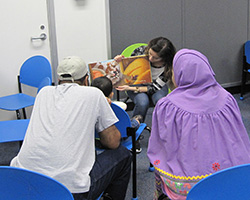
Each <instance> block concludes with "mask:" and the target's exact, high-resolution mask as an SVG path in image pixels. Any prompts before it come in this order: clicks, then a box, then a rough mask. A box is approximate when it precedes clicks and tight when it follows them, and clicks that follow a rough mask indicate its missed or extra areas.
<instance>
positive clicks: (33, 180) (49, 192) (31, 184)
mask: <svg viewBox="0 0 250 200" xmlns="http://www.w3.org/2000/svg"><path fill="white" fill-rule="evenodd" d="M0 177H1V178H0V200H6V199H8V200H25V199H30V200H41V199H43V200H50V199H51V200H52V199H53V200H55V199H63V200H74V198H73V196H72V194H71V193H70V191H69V190H68V189H67V188H66V187H65V186H64V185H62V184H61V183H59V182H58V181H56V180H55V179H52V178H50V177H48V176H45V175H43V174H40V173H37V172H33V171H30V170H27V169H21V168H16V167H9V166H0Z"/></svg>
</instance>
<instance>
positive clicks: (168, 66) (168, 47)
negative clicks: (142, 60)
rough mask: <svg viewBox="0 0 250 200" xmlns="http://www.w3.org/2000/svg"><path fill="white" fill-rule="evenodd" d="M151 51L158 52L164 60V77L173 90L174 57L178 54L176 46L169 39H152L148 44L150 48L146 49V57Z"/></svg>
mask: <svg viewBox="0 0 250 200" xmlns="http://www.w3.org/2000/svg"><path fill="white" fill-rule="evenodd" d="M149 49H152V50H153V51H154V52H156V53H157V54H158V56H159V57H160V58H161V59H162V61H163V62H164V63H165V64H164V65H165V70H164V76H165V79H166V80H167V81H168V84H169V86H170V88H171V87H172V86H173V83H172V65H173V59H174V55H175V53H176V49H175V46H174V45H173V44H172V42H171V41H170V40H168V39H167V38H164V37H157V38H154V39H152V40H151V41H150V42H149V43H148V46H147V47H146V49H145V54H146V55H148V51H149Z"/></svg>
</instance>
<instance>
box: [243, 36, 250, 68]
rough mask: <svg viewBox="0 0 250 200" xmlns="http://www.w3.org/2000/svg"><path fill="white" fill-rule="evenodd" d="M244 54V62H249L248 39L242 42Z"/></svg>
mask: <svg viewBox="0 0 250 200" xmlns="http://www.w3.org/2000/svg"><path fill="white" fill-rule="evenodd" d="M244 55H245V56H246V62H247V63H248V64H250V40H249V41H247V42H246V43H245V44H244Z"/></svg>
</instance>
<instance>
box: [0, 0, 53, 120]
mask: <svg viewBox="0 0 250 200" xmlns="http://www.w3.org/2000/svg"><path fill="white" fill-rule="evenodd" d="M0 16H1V18H0V19H1V20H0V26H1V31H0V44H1V48H0V58H1V64H0V96H5V95H9V94H13V93H17V92H18V88H17V75H18V74H19V69H20V66H21V65H22V63H23V62H24V61H25V60H26V59H27V58H29V57H30V56H33V55H38V54H39V55H43V56H45V57H46V58H47V59H48V60H50V45H49V38H48V37H49V35H48V34H49V30H48V19H47V5H46V0H35V1H34V0H8V1H4V2H2V3H1V7H0ZM15 118H16V116H15V112H10V111H3V110H0V120H1V121H2V120H10V119H15Z"/></svg>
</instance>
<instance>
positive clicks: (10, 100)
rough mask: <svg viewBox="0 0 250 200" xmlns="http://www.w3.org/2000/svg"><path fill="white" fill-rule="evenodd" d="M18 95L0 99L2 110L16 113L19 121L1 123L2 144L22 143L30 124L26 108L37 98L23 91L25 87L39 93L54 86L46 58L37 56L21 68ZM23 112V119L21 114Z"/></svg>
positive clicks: (0, 140) (29, 59) (0, 139)
mask: <svg viewBox="0 0 250 200" xmlns="http://www.w3.org/2000/svg"><path fill="white" fill-rule="evenodd" d="M17 79H18V91H19V93H17V94H12V95H8V96H3V97H0V109H2V110H7V111H15V112H16V117H17V120H8V121H0V142H1V143H3V142H15V141H22V140H23V138H24V136H25V133H26V129H27V127H28V124H29V119H27V116H26V111H25V108H27V107H29V106H32V105H34V102H35V97H34V96H31V95H28V94H25V93H23V91H22V87H23V86H24V85H26V86H29V87H33V88H36V89H37V93H38V92H39V91H40V90H41V89H42V88H43V87H44V86H47V85H51V84H52V69H51V65H50V62H49V61H48V60H47V58H45V57H44V56H40V55H36V56H32V57H30V58H28V59H27V60H26V61H25V62H24V63H23V64H22V66H21V68H20V73H19V75H18V76H17ZM20 110H22V111H23V119H22V117H21V112H20Z"/></svg>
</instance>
